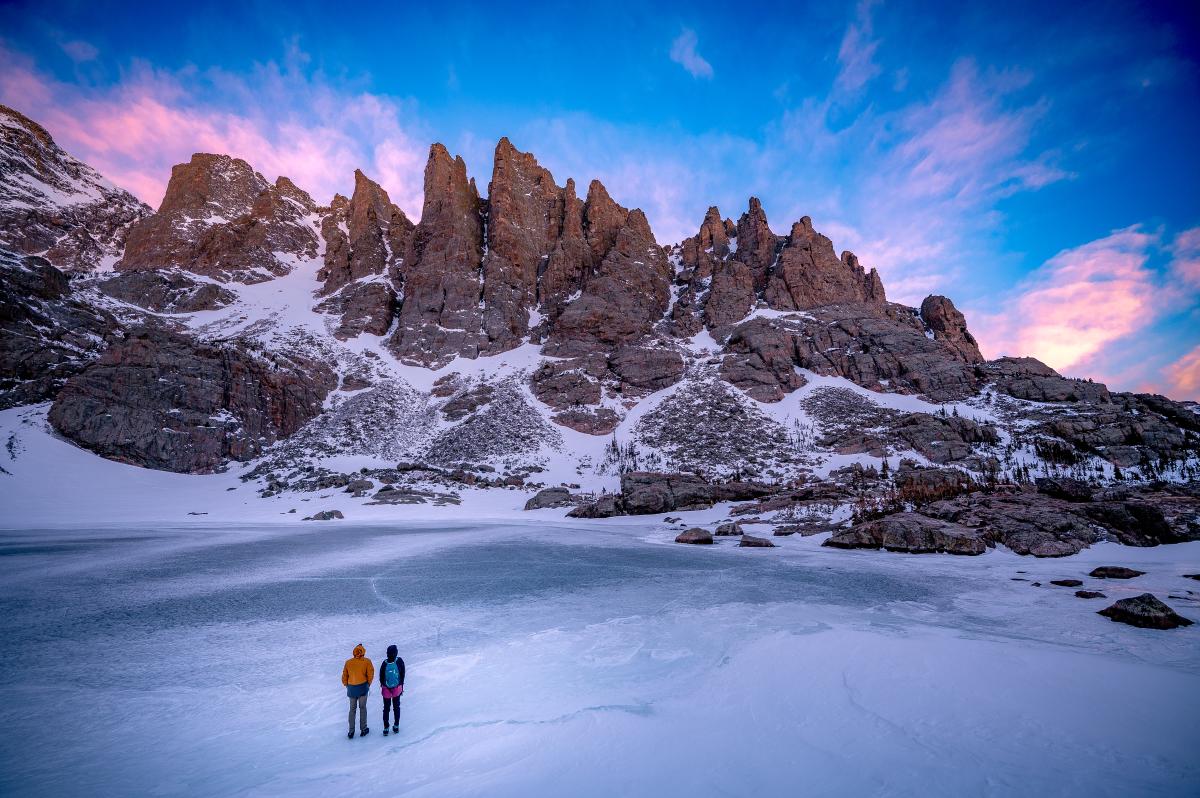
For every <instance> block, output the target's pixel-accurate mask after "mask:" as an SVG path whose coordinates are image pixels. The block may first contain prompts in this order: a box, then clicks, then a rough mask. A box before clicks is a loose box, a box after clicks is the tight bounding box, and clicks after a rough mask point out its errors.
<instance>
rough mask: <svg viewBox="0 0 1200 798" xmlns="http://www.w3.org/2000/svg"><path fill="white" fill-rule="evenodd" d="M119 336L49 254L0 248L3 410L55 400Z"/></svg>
mask: <svg viewBox="0 0 1200 798" xmlns="http://www.w3.org/2000/svg"><path fill="white" fill-rule="evenodd" d="M120 335H121V326H120V324H119V323H118V322H117V320H116V319H115V318H113V316H112V314H110V313H108V312H106V311H104V310H101V309H98V308H95V307H92V306H90V305H89V304H88V303H86V302H83V301H81V300H80V299H79V298H78V297H77V296H75V294H74V292H73V291H72V289H71V284H70V281H69V280H68V278H67V275H66V274H64V273H63V272H61V271H59V270H58V269H56V268H55V267H54V266H51V265H50V262H49V261H47V260H46V259H45V258H39V257H36V256H33V255H26V256H21V255H18V254H15V253H12V252H8V251H6V250H3V249H0V409H4V408H8V407H14V406H16V405H23V404H30V403H32V402H42V401H45V400H47V399H52V398H53V397H54V395H55V394H56V393H58V390H59V389H60V388H61V387H62V386H63V384H64V383H65V382H66V380H67V378H69V377H71V376H72V375H74V374H76V373H78V372H79V371H80V370H82V369H83V368H84V367H85V366H86V365H87V364H88V363H89V362H91V361H92V360H94V359H95V358H96V357H97V356H99V354H100V353H101V352H103V351H104V350H105V349H106V348H107V347H108V346H109V345H111V344H112V343H114V342H116V341H117V340H119V338H120Z"/></svg>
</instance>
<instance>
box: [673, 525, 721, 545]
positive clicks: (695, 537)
mask: <svg viewBox="0 0 1200 798" xmlns="http://www.w3.org/2000/svg"><path fill="white" fill-rule="evenodd" d="M675 542H676V543H690V544H692V545H697V544H699V545H711V544H712V542H713V536H712V533H711V532H709V531H708V530H707V529H702V528H700V527H698V526H695V527H692V528H691V529H685V530H684V531H682V532H680V533H679V534H678V535H676V536H675Z"/></svg>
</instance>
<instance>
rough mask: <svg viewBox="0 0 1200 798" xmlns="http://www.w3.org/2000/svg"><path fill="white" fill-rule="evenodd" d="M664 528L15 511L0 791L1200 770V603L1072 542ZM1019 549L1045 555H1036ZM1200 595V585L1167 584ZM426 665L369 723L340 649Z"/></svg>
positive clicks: (681, 790) (1183, 562) (1145, 564)
mask: <svg viewBox="0 0 1200 798" xmlns="http://www.w3.org/2000/svg"><path fill="white" fill-rule="evenodd" d="M671 534H672V533H670V532H668V531H667V530H666V529H665V527H656V526H654V525H644V526H640V527H639V526H619V525H598V524H596V525H590V526H586V527H581V528H572V527H564V526H552V525H543V526H535V525H516V524H513V525H498V526H487V527H480V526H471V525H457V526H450V525H445V524H443V525H440V526H433V525H424V526H413V527H410V528H401V527H399V526H397V525H386V526H385V525H377V526H352V525H349V524H347V523H345V522H342V523H330V524H302V525H293V526H261V527H231V526H221V527H205V526H202V525H195V526H186V527H174V528H172V527H165V526H158V527H154V528H146V527H139V528H123V529H117V528H104V529H79V528H72V529H63V528H59V529H48V530H8V531H0V728H2V729H3V734H2V737H0V794H3V795H42V794H44V795H99V794H107V795H230V794H243V793H244V794H256V795H261V794H267V795H274V794H311V795H332V794H354V795H385V794H387V795H396V794H404V795H420V796H472V795H479V796H483V795H487V796H529V795H570V796H613V795H654V796H668V795H686V796H708V795H714V796H725V795H754V796H759V797H761V796H777V795H778V796H794V795H801V794H803V795H830V794H853V795H887V796H900V795H914V796H916V795H921V796H930V795H945V796H969V795H980V796H997V795H1014V796H1015V795H1034V794H1036V795H1064V796H1065V795H1072V796H1073V795H1079V796H1105V795H1111V796H1128V795H1179V796H1186V795H1196V794H1197V793H1198V792H1200V757H1198V756H1197V755H1196V750H1197V749H1196V745H1197V740H1200V625H1197V626H1193V627H1191V628H1188V629H1181V630H1175V631H1171V632H1158V631H1147V630H1140V629H1134V628H1131V627H1128V626H1123V625H1119V624H1115V623H1112V622H1110V621H1108V620H1106V619H1104V618H1102V617H1100V616H1098V615H1096V614H1095V611H1096V610H1098V609H1100V608H1101V607H1103V606H1106V605H1107V603H1108V602H1105V601H1085V600H1081V599H1077V598H1075V597H1074V595H1073V590H1068V589H1064V588H1052V587H1049V586H1046V587H1041V588H1035V587H1032V586H1031V584H1030V582H1022V581H1013V578H1014V577H1016V578H1022V579H1029V580H1041V581H1043V582H1046V581H1048V580H1049V579H1054V578H1062V577H1072V576H1074V577H1079V576H1081V575H1082V574H1086V572H1087V571H1089V570H1091V568H1092V567H1094V566H1095V565H1096V564H1113V565H1118V564H1119V565H1132V566H1135V567H1139V568H1141V569H1142V570H1145V571H1148V574H1147V576H1145V577H1142V578H1141V579H1138V580H1135V581H1134V582H1132V583H1107V584H1104V585H1103V588H1102V589H1105V590H1106V592H1107V593H1108V594H1109V597H1110V598H1119V597H1121V596H1124V595H1131V594H1136V593H1140V592H1143V591H1145V590H1152V591H1154V592H1156V593H1157V594H1158V595H1159V596H1160V597H1162V598H1164V599H1166V598H1167V596H1168V594H1177V595H1185V596H1186V595H1187V594H1185V592H1184V591H1185V590H1187V589H1189V588H1191V589H1195V590H1197V592H1200V583H1195V582H1189V581H1188V580H1185V579H1183V578H1182V577H1181V574H1183V573H1194V572H1196V571H1200V544H1185V545H1184V546H1175V547H1160V548H1157V549H1143V550H1134V549H1125V548H1121V547H1116V546H1111V545H1103V546H1099V547H1096V548H1094V549H1092V550H1089V551H1087V552H1085V553H1083V554H1082V555H1080V556H1078V557H1075V558H1071V559H1068V560H1057V561H1047V560H1033V559H1030V558H1019V557H1016V556H1015V555H1012V554H1010V553H1007V552H999V551H997V552H990V553H988V554H987V555H984V556H982V557H976V558H958V557H951V556H917V557H913V556H902V555H894V554H885V553H876V552H844V551H831V550H826V549H821V548H819V547H818V546H817V545H816V541H814V540H806V541H802V540H799V539H796V538H789V539H787V540H785V541H783V542H782V544H781V547H780V548H778V549H772V550H755V549H736V548H733V547H732V544H731V543H729V542H725V543H723V544H721V545H718V546H715V547H687V546H678V545H674V544H671V543H669V542H668V541H669V540H670V537H671ZM1019 571H1026V572H1028V573H1026V574H1020V573H1018V572H1019ZM1170 603H1171V604H1172V605H1173V606H1175V607H1176V609H1177V610H1179V611H1180V612H1181V613H1182V614H1184V615H1187V616H1190V617H1192V618H1193V619H1195V620H1198V621H1200V603H1198V602H1194V601H1191V600H1189V599H1181V600H1171V601H1170ZM358 642H363V643H364V644H365V645H366V647H367V653H368V656H369V657H371V659H372V660H374V661H375V662H378V660H379V659H380V658H381V657H382V655H383V652H384V649H385V648H386V647H387V645H388V644H389V643H392V642H395V643H396V644H398V645H399V647H400V651H401V654H402V656H404V658H405V660H406V661H407V663H408V671H409V675H408V679H407V682H406V695H405V698H404V699H403V707H404V709H403V720H402V722H401V731H400V734H399V736H398V737H388V738H384V737H382V735H381V734H380V732H381V731H382V726H381V724H380V713H381V707H382V703H381V700H380V698H379V694H378V688H377V687H375V688H374V689H373V691H372V694H371V697H370V701H369V706H368V712H369V717H370V720H371V735H370V736H369V737H367V738H365V739H358V738H356V739H354V740H353V741H351V740H347V739H346V736H345V726H346V717H345V716H346V711H345V710H346V701H345V698H344V693H343V690H342V687H341V684H340V681H339V677H340V673H341V664H342V662H343V660H344V659H345V658H346V657H348V656H349V655H350V650H351V648H352V647H353V646H354V644H355V643H358Z"/></svg>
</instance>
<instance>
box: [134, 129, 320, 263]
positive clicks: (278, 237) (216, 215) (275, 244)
mask: <svg viewBox="0 0 1200 798" xmlns="http://www.w3.org/2000/svg"><path fill="white" fill-rule="evenodd" d="M315 210H316V206H315V204H314V203H313V201H312V198H311V197H309V196H308V195H307V194H305V193H304V192H303V191H301V190H300V189H298V188H297V187H296V186H295V184H294V183H292V182H291V181H290V180H288V179H287V178H284V177H281V178H279V180H277V181H276V184H275V185H271V184H270V183H268V182H267V181H266V180H265V179H264V178H263V176H262V175H260V174H258V173H257V172H255V171H254V169H253V168H252V167H251V166H250V164H248V163H246V162H245V161H243V160H241V159H240V158H231V157H229V156H228V155H212V154H208V153H197V154H195V155H193V156H192V159H191V160H190V161H189V162H188V163H185V164H179V165H177V166H175V167H174V168H173V169H172V170H171V180H170V182H168V183H167V192H166V195H165V196H164V197H163V201H162V204H161V205H160V206H159V208H158V211H157V212H156V213H155V214H154V215H152V216H149V217H147V218H145V219H142V220H141V221H139V222H137V223H135V224H134V225H133V226H132V227H130V229H129V234H128V236H127V238H126V243H125V255H124V257H122V258H121V260H120V261H118V262H117V264H116V268H117V270H118V271H147V270H157V269H165V268H172V267H174V268H179V269H183V270H185V271H191V272H195V273H196V274H202V275H205V276H207V277H212V278H215V279H218V280H222V281H237V282H244V283H255V282H262V281H264V280H269V279H271V278H272V277H277V276H280V275H283V274H287V273H288V272H289V271H290V270H291V268H292V265H293V261H292V260H291V259H292V258H300V257H308V258H312V257H316V254H317V244H318V242H317V235H316V232H315V231H314V229H313V227H312V225H311V224H310V223H309V222H308V220H307V218H306V217H308V216H310V215H311V214H313V213H315Z"/></svg>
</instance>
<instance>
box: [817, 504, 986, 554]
mask: <svg viewBox="0 0 1200 798" xmlns="http://www.w3.org/2000/svg"><path fill="white" fill-rule="evenodd" d="M822 545H823V546H832V547H835V548H842V549H880V548H882V549H886V550H888V551H900V552H908V553H911V554H928V553H934V552H946V553H949V554H983V553H984V551H986V550H987V544H986V543H985V541H984V538H983V535H982V533H981V532H980V531H979V530H977V529H971V528H969V527H965V526H961V525H959V524H955V523H951V522H947V521H939V520H937V519H935V518H927V517H926V516H923V515H919V514H917V513H897V514H895V515H889V516H886V517H885V518H881V519H879V520H877V521H867V522H865V523H861V524H856V525H855V526H852V527H850V528H849V529H846V530H843V531H841V532H836V533H834V534H833V535H832V536H831V537H830V538H829V539H828V540H826V541H825V542H824V543H823V544H822Z"/></svg>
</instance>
